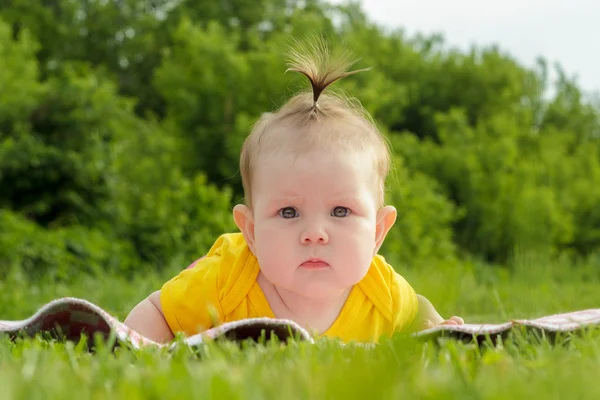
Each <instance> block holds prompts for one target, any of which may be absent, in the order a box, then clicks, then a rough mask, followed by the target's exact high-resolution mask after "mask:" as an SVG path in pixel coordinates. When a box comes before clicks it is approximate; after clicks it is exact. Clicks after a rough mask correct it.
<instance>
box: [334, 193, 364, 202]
mask: <svg viewBox="0 0 600 400" xmlns="http://www.w3.org/2000/svg"><path fill="white" fill-rule="evenodd" d="M333 200H334V201H336V202H351V203H360V202H361V199H360V197H359V196H354V195H348V196H335V197H333Z"/></svg>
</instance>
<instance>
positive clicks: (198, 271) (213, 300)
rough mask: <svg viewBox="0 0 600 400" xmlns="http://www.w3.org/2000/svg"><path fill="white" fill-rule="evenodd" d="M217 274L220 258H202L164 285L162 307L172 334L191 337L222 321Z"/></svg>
mask: <svg viewBox="0 0 600 400" xmlns="http://www.w3.org/2000/svg"><path fill="white" fill-rule="evenodd" d="M218 273H219V257H218V256H209V257H203V258H201V259H200V260H198V261H196V262H195V263H194V265H193V266H191V267H189V268H188V269H185V270H184V271H182V272H180V273H179V274H178V275H177V276H175V277H174V278H173V279H171V280H169V281H168V282H166V283H165V284H164V285H163V287H162V288H161V293H160V303H161V307H162V311H163V314H164V316H165V319H166V321H167V323H168V324H169V327H170V328H171V331H172V332H173V333H176V332H184V333H185V334H186V335H187V336H191V335H194V334H197V333H200V332H203V331H205V330H207V329H210V328H212V327H214V326H215V325H216V324H217V323H218V322H220V321H223V319H224V316H223V311H222V309H221V305H220V302H219V295H218Z"/></svg>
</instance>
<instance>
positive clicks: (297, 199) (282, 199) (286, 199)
mask: <svg viewBox="0 0 600 400" xmlns="http://www.w3.org/2000/svg"><path fill="white" fill-rule="evenodd" d="M270 203H271V204H281V203H295V204H298V203H300V204H302V203H304V198H303V197H302V196H274V197H272V198H271V201H270Z"/></svg>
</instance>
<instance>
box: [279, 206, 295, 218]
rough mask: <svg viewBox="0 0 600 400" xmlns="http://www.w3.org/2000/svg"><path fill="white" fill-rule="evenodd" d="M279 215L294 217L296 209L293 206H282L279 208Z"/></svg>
mask: <svg viewBox="0 0 600 400" xmlns="http://www.w3.org/2000/svg"><path fill="white" fill-rule="evenodd" d="M279 215H280V216H281V217H282V218H286V219H289V218H296V217H297V216H298V211H296V209H295V208H294V207H284V208H282V209H281V210H279Z"/></svg>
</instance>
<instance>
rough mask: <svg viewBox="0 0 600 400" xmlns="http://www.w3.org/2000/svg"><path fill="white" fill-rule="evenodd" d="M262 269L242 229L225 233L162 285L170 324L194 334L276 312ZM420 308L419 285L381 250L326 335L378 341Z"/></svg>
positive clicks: (346, 339)
mask: <svg viewBox="0 0 600 400" xmlns="http://www.w3.org/2000/svg"><path fill="white" fill-rule="evenodd" d="M259 271H260V267H259V265H258V261H257V259H256V257H255V256H254V255H253V254H252V252H251V251H250V249H249V248H248V246H247V245H246V242H245V240H244V238H243V236H242V234H241V233H233V234H225V235H222V236H220V237H219V238H218V239H217V241H216V242H215V243H214V245H213V246H212V248H211V249H210V251H209V252H208V254H207V255H206V257H203V258H201V259H200V260H198V261H197V262H196V263H195V265H193V267H192V268H188V269H186V270H184V271H182V272H181V273H179V274H178V275H177V276H176V277H174V278H173V279H171V280H170V281H168V282H167V283H165V284H164V286H163V287H162V289H161V296H160V300H161V306H162V310H163V313H164V315H165V318H166V320H167V323H168V324H169V327H170V328H171V330H172V331H173V332H174V333H175V332H184V333H185V334H186V335H188V336H191V335H194V334H197V333H200V332H202V331H204V330H206V329H209V328H212V327H214V326H215V325H216V324H219V323H223V322H231V321H237V320H241V319H245V318H257V317H269V318H275V315H274V314H273V311H272V310H271V307H270V305H269V303H268V301H267V299H266V297H265V295H264V293H263V291H262V289H261V288H260V286H259V285H258V283H257V281H256V278H257V277H258V273H259ZM417 308H418V304H417V296H416V293H415V291H414V290H413V288H412V287H411V286H410V285H409V284H408V282H406V280H405V279H404V278H402V276H400V275H399V274H398V273H396V272H395V271H394V270H393V268H392V267H391V266H390V265H388V264H387V263H386V262H385V259H384V258H383V257H382V256H379V255H377V256H375V257H374V258H373V261H372V263H371V266H370V268H369V271H368V272H367V275H366V276H365V277H364V278H363V279H362V280H361V281H360V282H359V283H358V284H356V285H354V287H353V288H352V290H351V292H350V295H349V296H348V299H347V300H346V303H345V304H344V306H343V307H342V310H341V312H340V314H339V315H338V317H337V319H336V320H335V322H334V323H333V324H332V325H331V327H330V328H329V329H328V330H327V331H326V332H324V333H323V336H327V337H332V338H339V339H341V340H342V341H344V342H346V343H348V342H350V341H357V342H363V343H365V342H367V343H368V342H371V343H374V342H377V341H378V339H379V338H380V337H381V336H383V335H385V336H391V334H393V333H394V332H397V331H401V330H403V329H404V328H406V327H407V326H408V325H409V324H410V323H411V322H412V320H413V319H414V317H415V315H416V313H417Z"/></svg>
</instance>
